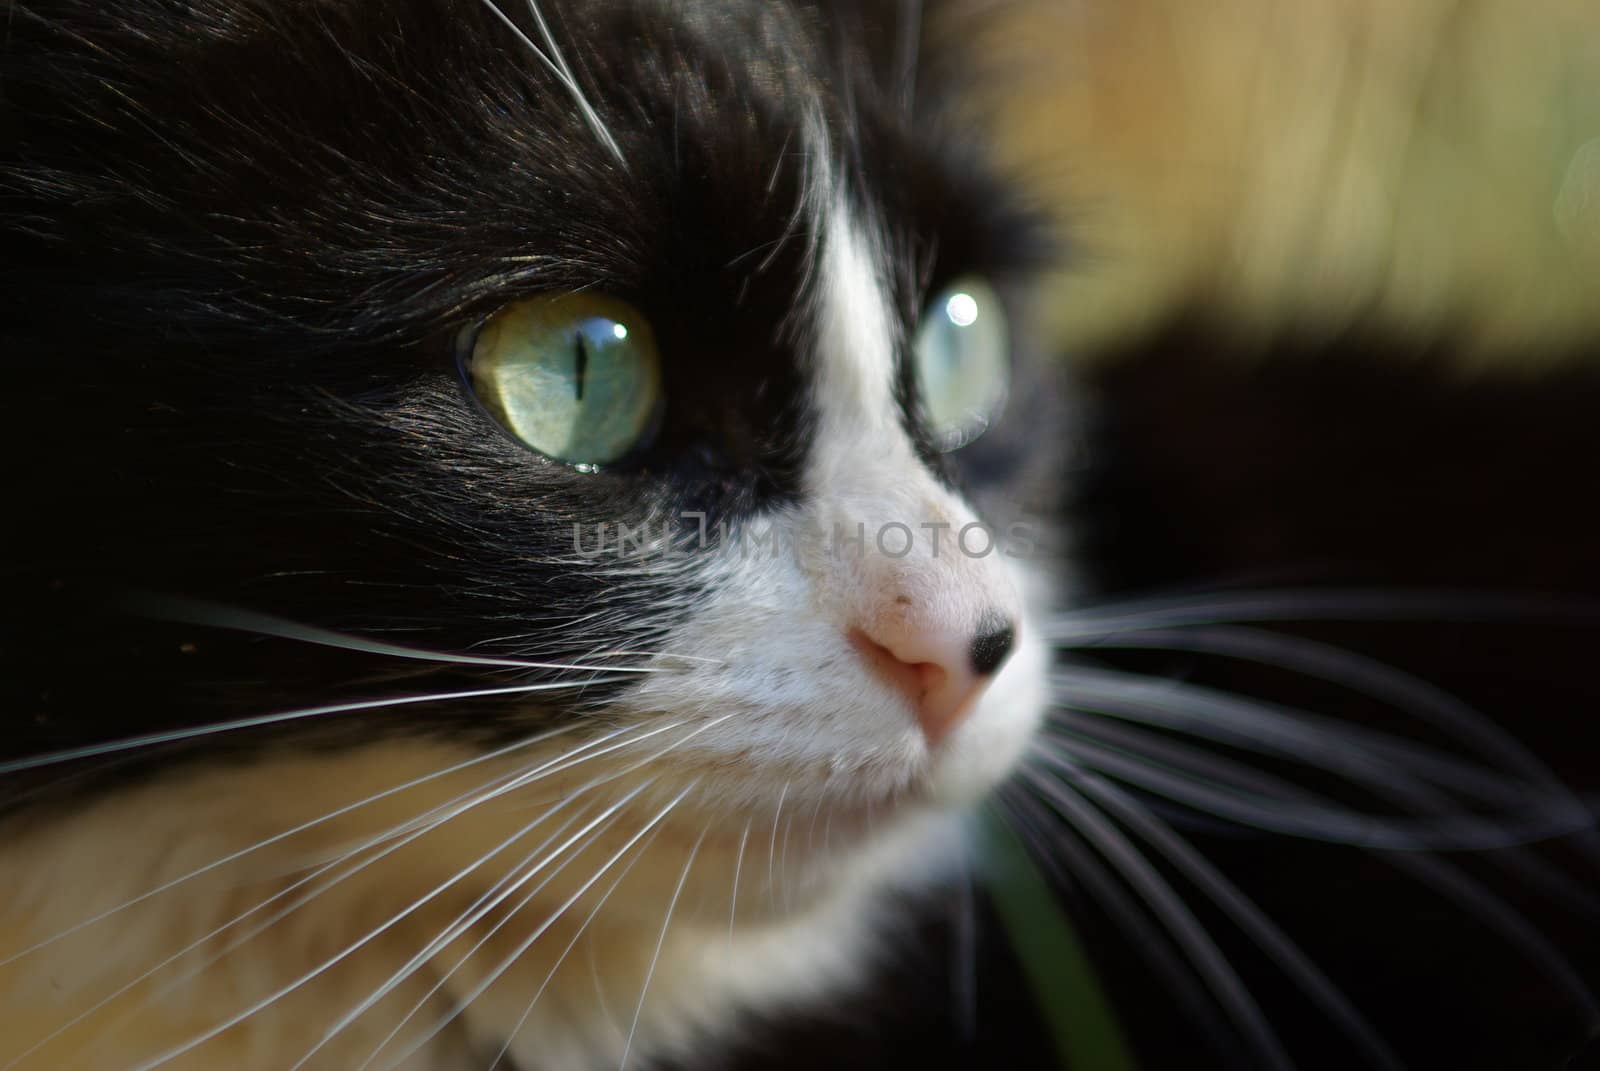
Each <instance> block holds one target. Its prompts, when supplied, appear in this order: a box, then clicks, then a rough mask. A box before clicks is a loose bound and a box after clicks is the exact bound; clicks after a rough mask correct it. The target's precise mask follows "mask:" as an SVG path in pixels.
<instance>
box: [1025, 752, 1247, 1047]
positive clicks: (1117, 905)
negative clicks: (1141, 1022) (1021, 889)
mask: <svg viewBox="0 0 1600 1071" xmlns="http://www.w3.org/2000/svg"><path fill="white" fill-rule="evenodd" d="M1020 788H1021V786H1020V784H1018V783H1015V782H1014V783H1012V784H1008V785H1006V786H1004V787H1003V788H1002V790H1001V792H1000V794H999V796H998V797H997V802H998V803H1000V804H1002V805H1003V807H1004V810H1005V811H1006V814H1007V816H1008V817H1009V818H1010V819H1011V820H1012V822H1013V828H1017V829H1019V831H1021V832H1022V833H1024V834H1025V836H1026V839H1027V840H1028V841H1029V842H1030V843H1031V844H1032V845H1033V846H1034V848H1035V850H1036V851H1038V852H1039V853H1040V859H1041V861H1042V862H1043V863H1044V864H1045V865H1046V867H1047V868H1048V869H1049V870H1050V871H1051V873H1052V877H1053V880H1054V881H1055V884H1056V885H1057V886H1059V887H1064V888H1065V887H1082V888H1083V889H1084V890H1085V891H1086V892H1087V893H1088V895H1089V896H1090V897H1091V898H1093V900H1094V901H1095V902H1096V903H1098V904H1099V905H1100V906H1101V908H1102V909H1103V910H1104V911H1105V912H1106V913H1107V915H1109V916H1110V918H1111V921H1112V923H1113V924H1114V925H1116V926H1118V927H1120V928H1121V929H1122V931H1123V932H1124V933H1125V934H1126V935H1127V936H1128V937H1129V939H1130V940H1129V945H1130V947H1132V948H1134V949H1135V950H1136V951H1137V952H1138V954H1139V955H1140V956H1141V957H1142V958H1143V959H1144V960H1145V962H1146V963H1147V964H1149V966H1150V967H1151V969H1152V970H1154V971H1155V972H1156V974H1157V975H1158V976H1159V978H1160V981H1161V983H1162V984H1163V985H1164V986H1165V988H1166V990H1167V992H1169V993H1171V994H1172V996H1173V997H1174V998H1175V999H1176V1000H1177V1002H1178V1004H1179V1005H1180V1007H1181V1008H1182V1009H1183V1011H1184V1014H1185V1015H1186V1016H1187V1018H1188V1021H1189V1022H1191V1023H1193V1024H1195V1025H1196V1026H1197V1027H1199V1028H1200V1029H1201V1030H1202V1031H1203V1032H1204V1033H1205V1035H1206V1037H1207V1039H1208V1040H1209V1041H1210V1042H1211V1045H1212V1047H1213V1048H1214V1050H1215V1051H1216V1052H1218V1053H1227V1054H1229V1055H1230V1057H1231V1056H1234V1055H1237V1050H1238V1044H1239V1043H1238V1039H1237V1037H1236V1036H1235V1035H1232V1034H1230V1033H1228V1032H1227V1031H1226V1029H1225V1028H1224V1027H1223V1025H1222V1022H1221V1020H1219V1019H1218V1018H1217V1016H1216V1014H1215V1013H1214V1008H1215V1002H1214V999H1213V997H1212V996H1211V995H1210V994H1208V993H1207V991H1206V990H1205V989H1204V988H1203V986H1202V983H1201V979H1200V978H1198V977H1197V976H1196V974H1195V972H1194V970H1193V967H1192V965H1191V964H1188V963H1186V962H1185V961H1184V960H1183V958H1182V957H1181V954H1180V951H1179V950H1178V948H1177V947H1176V946H1175V944H1174V943H1173V941H1172V940H1171V935H1170V934H1168V933H1165V932H1163V930H1161V929H1159V928H1158V927H1157V925H1156V924H1155V923H1154V922H1152V919H1151V918H1150V917H1149V916H1147V915H1145V914H1142V913H1140V912H1139V911H1138V910H1137V909H1136V907H1135V906H1134V903H1133V902H1131V901H1130V900H1129V898H1128V897H1127V895H1126V894H1125V892H1124V889H1123V887H1122V886H1120V885H1118V884H1117V880H1116V878H1115V877H1113V876H1112V873H1111V869H1110V868H1109V867H1108V866H1107V864H1106V863H1105V862H1103V861H1102V860H1101V858H1100V857H1099V856H1097V855H1096V854H1095V853H1094V851H1093V850H1092V849H1091V848H1090V847H1089V845H1088V844H1087V843H1086V842H1085V840H1084V839H1083V837H1082V834H1081V833H1078V832H1077V831H1076V830H1075V829H1074V828H1073V827H1072V826H1071V825H1070V824H1069V825H1066V826H1064V827H1063V825H1062V823H1061V821H1060V820H1059V819H1058V818H1054V817H1052V816H1051V814H1050V812H1049V811H1048V810H1047V809H1046V807H1045V805H1044V804H1043V803H1042V802H1040V801H1039V800H1038V799H1036V798H1034V797H1033V796H1031V795H1029V794H1028V793H1027V792H1023V791H1020ZM1056 853H1060V854H1061V855H1063V856H1065V857H1066V858H1065V861H1064V862H1058V861H1057V860H1056V859H1055V854H1056ZM1237 1063H1239V1060H1237V1059H1229V1060H1228V1061H1227V1062H1226V1066H1234V1065H1236V1064H1237Z"/></svg>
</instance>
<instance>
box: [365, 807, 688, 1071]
mask: <svg viewBox="0 0 1600 1071" xmlns="http://www.w3.org/2000/svg"><path fill="white" fill-rule="evenodd" d="M699 785H700V781H699V779H698V778H697V779H695V780H694V781H692V782H690V784H689V785H688V787H686V788H685V789H684V790H683V791H682V792H680V793H678V795H677V796H675V797H674V798H673V799H672V802H670V803H668V804H667V805H666V806H665V807H663V808H662V809H661V810H660V811H658V812H657V813H656V815H655V817H653V818H651V819H650V820H649V821H648V822H646V823H645V824H644V825H643V826H642V827H640V829H639V831H638V832H637V833H635V834H634V835H633V836H632V837H631V838H629V840H628V841H627V843H625V844H624V845H623V846H622V847H621V848H619V849H617V852H616V854H614V855H612V856H611V858H609V859H608V860H606V862H605V863H604V864H603V865H602V866H601V867H600V869H599V870H597V871H595V874H594V876H593V877H591V878H590V879H589V880H588V881H586V882H585V883H584V884H583V886H582V887H581V888H579V889H578V890H577V891H576V892H574V893H573V894H572V895H571V896H570V897H568V898H567V900H566V901H564V902H563V903H562V904H561V906H560V907H558V908H556V910H555V911H553V912H551V913H550V915H549V916H548V917H547V918H546V919H545V920H544V921H543V922H542V923H540V924H539V926H538V927H537V928H535V929H534V931H533V933H531V934H530V935H529V936H528V937H526V938H524V939H523V941H522V943H521V944H519V945H518V946H517V947H516V948H514V949H513V950H512V951H511V953H510V954H509V955H507V956H506V957H505V958H504V959H503V960H501V961H500V963H499V964H498V965H496V967H495V969H494V970H493V971H491V972H490V973H489V975H488V977H486V978H485V979H483V980H482V981H480V982H479V983H478V984H477V985H475V986H474V987H473V988H472V990H471V991H470V992H468V993H467V994H466V996H464V997H462V998H461V999H459V1000H458V1001H456V1004H455V1006H454V1007H452V1008H451V1009H450V1010H449V1011H448V1012H446V1013H445V1014H444V1015H443V1016H442V1017H440V1019H439V1020H438V1021H437V1022H435V1023H434V1024H433V1025H432V1026H431V1027H430V1028H429V1030H428V1032H427V1033H426V1034H425V1035H424V1036H423V1037H422V1038H421V1039H419V1040H417V1041H415V1042H413V1043H412V1044H411V1046H410V1047H409V1048H408V1049H407V1050H406V1051H405V1052H403V1053H401V1054H400V1056H399V1057H398V1058H397V1059H395V1060H392V1061H390V1062H389V1063H388V1064H387V1065H386V1069H389V1071H392V1069H393V1068H397V1067H400V1066H401V1065H403V1064H404V1063H405V1062H406V1061H407V1060H408V1059H410V1058H411V1056H412V1055H413V1054H415V1053H416V1052H417V1051H418V1050H419V1049H421V1048H422V1047H423V1046H424V1045H426V1044H427V1043H428V1042H429V1041H431V1040H432V1039H433V1038H434V1037H436V1036H437V1035H438V1033H439V1031H441V1030H443V1029H444V1028H445V1027H446V1026H449V1025H450V1023H452V1022H454V1021H455V1019H456V1017H457V1016H458V1015H460V1014H461V1013H462V1012H464V1011H466V1009H467V1008H468V1007H469V1006H470V1005H471V1004H472V1002H473V1001H475V1000H477V999H478V998H479V997H481V996H482V995H483V994H484V993H485V992H486V991H487V990H488V988H489V987H490V986H491V985H493V984H494V983H495V981H497V980H498V979H499V978H500V976H501V975H503V974H504V973H505V972H506V971H508V970H510V969H511V966H512V964H514V963H516V961H517V960H519V959H521V958H522V957H523V956H524V955H525V954H526V953H527V951H528V949H530V948H532V947H533V946H534V944H535V943H536V942H537V941H538V940H539V938H540V937H542V936H544V934H545V932H546V931H547V930H548V929H549V928H550V927H551V926H552V925H554V924H555V921H556V920H557V919H559V918H560V917H561V916H562V915H564V914H566V912H567V911H569V910H571V908H572V905H573V904H575V903H577V902H578V901H579V900H580V899H582V898H583V897H584V896H585V895H586V894H587V893H588V891H589V890H590V889H591V888H593V887H594V885H595V883H596V882H598V881H599V880H600V879H601V878H602V877H603V876H604V875H605V873H606V871H608V870H610V869H611V868H612V867H613V866H615V865H616V864H617V861H618V860H620V859H621V858H622V857H623V856H624V855H626V854H627V853H628V852H629V851H631V850H632V849H633V846H634V845H636V844H638V843H639V841H640V840H642V839H643V838H644V837H645V835H646V834H648V833H649V832H650V831H651V830H653V829H654V828H655V827H656V826H658V825H660V823H661V822H662V821H663V820H664V819H665V818H666V817H667V815H668V814H670V813H671V812H672V810H673V809H674V808H675V807H677V806H678V804H680V803H682V802H683V801H684V799H686V798H687V797H688V795H689V793H691V792H693V791H694V790H695V789H696V788H698V787H699ZM374 1055H376V1054H374ZM370 1062H371V1059H370V1058H369V1060H368V1063H370ZM366 1066H367V1064H363V1065H362V1067H363V1068H364V1067H366Z"/></svg>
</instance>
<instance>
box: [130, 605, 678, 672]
mask: <svg viewBox="0 0 1600 1071" xmlns="http://www.w3.org/2000/svg"><path fill="white" fill-rule="evenodd" d="M123 605H124V608H125V609H127V610H129V611H131V612H134V613H137V614H139V615H141V616H143V617H148V618H152V619H155V620H158V621H170V622H175V623H178V624H188V625H201V626H204V627H207V628H219V629H226V630H228V631H232V632H244V633H248V634H250V635H252V636H270V637H272V638H274V639H282V640H294V641H295V642H297V643H306V644H311V645H313V646H317V647H333V648H337V649H339V650H343V651H354V652H358V653H361V654H375V655H385V656H387V657H390V658H406V659H412V660H414V661H421V662H443V663H447V664H449V665H458V666H493V667H498V668H505V669H548V670H567V671H573V672H602V673H639V674H645V673H660V672H663V671H662V670H661V669H659V668H652V667H646V666H589V665H583V664H581V663H569V662H530V661H527V660H525V659H518V658H487V657H483V656H481V655H468V654H455V653H450V652H445V651H429V650H426V649H423V648H420V647H409V646H405V645H403V644H397V643H385V642H383V641H380V640H372V639H367V638H366V637H363V636H351V635H348V634H346V633H342V632H334V631H332V630H331V629H324V628H316V627H314V626H311V625H302V624H300V623H298V622H295V621H290V620H287V619H285V618H281V617H274V616H273V615H271V614H263V613H258V612H256V611H254V610H243V609H239V608H238V607H233V606H226V605H223V604H221V603H213V602H208V601H206V600H203V599H189V598H181V597H178V596H169V595H147V594H134V595H130V596H128V597H127V598H126V599H125V600H124V602H123ZM612 653H614V654H618V655H621V654H633V653H634V652H623V651H618V652H612ZM684 657H688V656H684Z"/></svg>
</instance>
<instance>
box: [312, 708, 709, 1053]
mask: <svg viewBox="0 0 1600 1071" xmlns="http://www.w3.org/2000/svg"><path fill="white" fill-rule="evenodd" d="M731 717H733V715H731V714H727V715H724V716H723V717H721V718H717V719H714V720H713V721H711V722H708V723H706V724H705V725H702V726H700V727H699V728H697V729H695V730H694V731H693V732H690V733H689V734H687V735H685V736H684V737H683V738H681V739H679V740H675V741H673V742H672V743H671V744H668V745H667V746H666V747H664V748H662V749H661V750H659V751H657V752H655V753H654V754H651V755H649V756H647V757H646V758H643V759H641V760H639V761H638V762H636V763H634V764H633V765H631V766H628V767H626V768H625V769H622V770H619V771H616V772H614V773H610V774H606V775H603V776H601V777H598V778H595V779H594V780H592V781H589V782H588V783H586V784H584V785H582V786H580V787H578V788H576V789H573V790H571V791H570V792H569V793H568V795H567V799H568V800H571V799H573V798H576V797H578V796H581V795H583V794H584V793H587V792H589V791H592V790H593V789H595V788H597V787H599V786H600V785H603V784H608V783H610V782H612V781H616V780H619V779H621V778H623V777H626V776H627V775H629V774H631V773H633V772H635V771H637V770H639V769H642V768H643V767H645V766H648V765H649V764H651V763H653V762H655V761H657V760H658V759H660V758H662V757H663V756H665V755H667V754H669V753H670V752H672V751H673V750H675V749H677V748H679V747H681V746H683V745H684V744H685V743H687V742H688V741H690V740H692V739H693V738H694V737H696V736H698V735H699V734H700V733H702V732H705V731H706V730H708V729H711V728H713V727H715V726H716V725H719V724H721V723H722V722H723V721H726V720H728V719H729V718H731ZM681 724H682V723H681V722H676V723H673V724H672V725H669V726H667V727H666V728H675V727H677V726H678V725H681ZM664 731H666V729H657V730H655V731H653V732H651V733H648V734H645V735H644V736H640V737H637V738H635V739H633V740H630V741H628V743H630V744H632V743H637V742H638V741H639V740H642V739H646V738H648V737H650V736H656V735H659V734H660V733H661V732H664ZM589 757H591V758H592V757H593V756H589ZM655 780H656V778H652V779H651V781H650V782H647V784H649V783H653V782H654V781H655ZM538 850H539V849H535V852H537V851H538ZM518 865H519V866H520V865H521V864H518ZM565 866H566V864H565V863H563V864H562V867H565ZM516 869H517V868H516V867H513V868H512V871H513V872H515V870H516ZM560 869H561V868H557V870H556V871H553V872H552V873H551V875H550V877H547V878H546V880H545V881H543V882H540V883H539V885H537V886H536V887H534V888H533V889H532V890H530V891H529V892H528V893H527V895H526V896H524V897H523V898H522V900H521V902H520V903H518V904H517V905H516V906H515V907H513V908H512V909H511V910H510V911H508V912H507V913H506V915H505V917H504V918H502V919H501V920H500V921H499V922H498V923H496V924H495V925H494V927H493V928H491V929H490V930H489V932H488V933H487V934H485V935H484V936H483V938H482V939H480V940H479V941H478V943H477V944H476V945H474V946H473V948H471V949H470V950H468V951H467V953H466V954H465V955H463V956H462V957H461V958H460V959H459V960H458V961H457V962H456V965H455V966H454V967H452V968H451V969H450V970H449V971H447V972H445V974H443V975H442V976H441V977H440V978H439V979H438V981H437V982H436V983H435V985H434V988H433V989H432V990H430V991H429V992H428V993H427V994H425V995H424V996H423V998H422V999H421V1001H419V1002H418V1003H417V1005H416V1006H415V1007H413V1008H412V1009H411V1011H410V1012H409V1013H408V1014H407V1015H406V1016H405V1017H404V1018H403V1019H402V1020H401V1021H400V1022H399V1023H398V1024H397V1025H396V1027H395V1029H394V1031H393V1032H391V1034H390V1035H389V1037H388V1038H386V1039H385V1040H384V1042H383V1043H382V1044H381V1045H380V1046H379V1047H378V1050H376V1051H375V1052H374V1054H373V1055H374V1057H375V1056H376V1052H377V1051H381V1050H382V1048H383V1046H384V1045H387V1044H388V1043H389V1041H390V1040H392V1039H393V1038H394V1036H395V1035H396V1034H398V1033H399V1031H400V1029H401V1028H402V1027H403V1026H404V1025H405V1023H406V1022H408V1021H409V1020H410V1019H411V1017H412V1016H414V1015H415V1014H416V1013H417V1012H418V1011H420V1010H421V1009H422V1008H423V1007H424V1006H425V1005H426V1003H427V1002H428V1001H429V1000H430V999H432V997H433V995H434V993H436V992H438V990H439V989H440V988H442V987H443V986H444V985H445V983H446V982H448V981H449V979H450V977H451V976H452V975H453V974H454V973H455V972H456V970H458V969H460V967H461V966H462V965H463V964H465V963H466V962H467V960H468V959H470V958H471V957H472V956H473V954H474V953H476V952H477V950H478V949H479V948H481V947H482V946H483V945H484V944H486V943H487V942H488V941H489V939H490V938H492V937H493V936H494V934H495V933H497V932H498V931H499V930H500V929H501V927H503V926H504V925H505V924H506V923H507V922H509V921H510V920H511V919H512V918H514V917H515V916H516V915H517V913H518V912H519V911H521V910H522V909H523V908H524V907H526V906H527V904H528V903H529V902H530V901H532V899H533V898H534V897H535V896H537V895H538V894H539V892H540V891H541V890H542V889H544V888H545V886H546V885H548V884H549V880H550V878H551V877H554V875H555V873H558V872H559V871H560ZM535 872H536V871H535ZM532 876H533V875H532V873H529V874H527V875H524V877H523V878H522V879H520V880H518V881H517V882H516V883H515V884H514V885H512V886H511V887H510V888H508V889H506V890H505V891H504V892H503V893H500V894H499V895H495V893H496V891H497V889H498V888H499V886H500V885H503V884H504V883H505V882H507V881H509V880H510V879H509V877H507V878H502V879H501V881H500V882H498V883H496V886H495V887H494V888H491V889H490V890H489V891H488V892H487V893H485V894H483V895H482V896H480V897H479V899H478V900H477V901H475V902H474V904H473V905H471V906H469V907H468V908H467V910H466V911H465V912H463V914H462V915H461V916H460V917H459V918H460V919H464V920H465V921H460V920H459V919H458V922H457V923H456V924H453V925H452V926H451V927H447V929H446V931H445V932H444V933H441V934H440V936H439V937H438V938H436V939H435V940H434V941H433V942H431V943H430V944H429V946H428V948H427V949H425V950H424V952H422V953H419V954H418V955H417V956H416V957H414V958H413V959H412V960H410V961H409V962H408V963H407V964H406V965H405V966H404V967H402V968H401V969H400V970H399V971H397V972H396V973H395V974H394V975H392V976H391V977H390V979H389V981H388V982H386V983H385V984H384V986H383V987H381V988H380V990H379V991H378V992H377V993H375V994H374V995H373V996H372V997H371V998H369V999H368V1000H367V1001H364V1002H363V1004H362V1006H361V1007H359V1008H358V1009H356V1010H355V1011H354V1012H352V1013H350V1015H349V1016H347V1017H346V1018H345V1019H344V1020H341V1022H340V1023H339V1024H338V1025H337V1026H336V1027H335V1028H334V1029H333V1030H332V1031H331V1032H330V1033H329V1035H328V1036H327V1037H324V1038H323V1040H322V1041H321V1042H319V1043H318V1046H317V1048H321V1046H322V1045H323V1044H326V1043H327V1041H329V1040H330V1039H331V1038H332V1036H333V1034H335V1033H338V1032H339V1031H340V1030H343V1029H344V1028H345V1027H347V1026H349V1025H350V1023H352V1022H354V1021H355V1019H356V1018H357V1017H359V1016H360V1015H361V1014H362V1013H363V1012H365V1011H366V1010H367V1009H368V1008H370V1007H371V1006H372V1005H373V1004H375V1003H376V1002H377V1001H378V1000H381V999H382V998H383V997H384V996H386V995H387V994H388V993H389V992H391V991H392V990H393V989H394V988H395V986H397V985H399V984H400V982H402V981H404V980H405V978H407V977H409V976H410V975H411V974H413V973H415V972H416V971H417V970H418V969H420V968H421V967H422V965H423V964H424V963H426V962H427V960H429V959H431V958H432V957H433V956H434V955H435V954H437V952H439V951H442V950H443V948H444V947H446V946H448V945H449V944H450V942H452V941H454V940H455V939H456V938H457V937H459V936H460V935H461V934H462V933H464V932H466V930H467V929H469V928H470V927H472V926H473V925H476V924H477V923H478V922H479V921H480V920H482V919H483V918H484V917H485V916H486V915H488V913H489V912H490V911H492V910H493V909H494V908H495V907H497V906H498V905H500V904H501V903H504V902H505V900H506V899H508V898H509V897H510V896H512V895H514V894H515V892H516V891H517V889H519V888H520V887H521V886H522V885H524V884H526V882H527V880H528V879H529V878H531V877H532ZM486 901H487V905H486V906H483V907H482V909H481V910H479V905H483V904H485V902H486ZM467 915H471V916H472V917H471V918H467V917H466V916H467ZM315 1051H316V1050H315V1049H313V1050H312V1053H308V1054H307V1056H306V1059H309V1058H310V1056H311V1055H312V1054H314V1053H315ZM369 1062H370V1060H369ZM302 1063H303V1061H302ZM298 1066H301V1065H299V1064H297V1065H296V1067H298Z"/></svg>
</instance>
